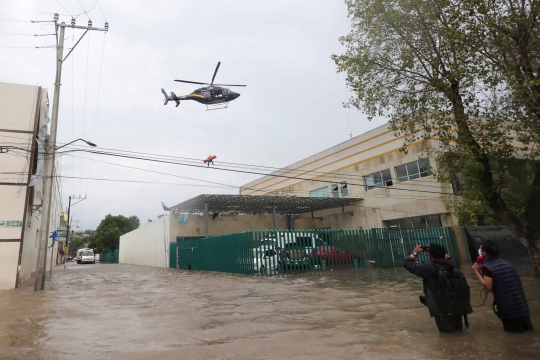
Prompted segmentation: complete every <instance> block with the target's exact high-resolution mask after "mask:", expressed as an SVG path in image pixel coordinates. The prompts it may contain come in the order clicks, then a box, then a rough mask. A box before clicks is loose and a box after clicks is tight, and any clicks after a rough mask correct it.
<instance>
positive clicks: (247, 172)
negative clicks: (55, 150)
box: [63, 149, 454, 195]
mask: <svg viewBox="0 0 540 360" xmlns="http://www.w3.org/2000/svg"><path fill="white" fill-rule="evenodd" d="M73 151H84V152H88V153H92V154H100V155H105V156H113V157H121V158H127V159H135V160H143V161H150V162H157V163H165V164H174V165H181V166H188V167H195V168H208V169H212V170H218V171H228V172H234V173H244V174H253V175H263V176H269V177H276V178H285V179H293V180H306V181H314V182H321V183H330V184H334V183H335V181H331V180H321V179H309V178H301V177H296V176H294V177H293V176H287V175H279V174H266V173H261V172H258V171H248V170H239V169H227V168H220V167H207V166H204V165H195V164H190V163H185V162H175V161H168V160H159V159H152V158H144V157H139V156H132V155H126V154H118V153H112V152H105V151H97V150H82V149H78V150H67V151H65V152H63V153H66V152H73ZM348 185H356V186H366V185H365V184H355V183H348ZM392 190H398V191H410V192H420V193H431V194H442V195H454V194H453V193H443V192H440V191H428V190H416V189H401V188H393V189H392Z"/></svg>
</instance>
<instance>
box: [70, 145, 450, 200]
mask: <svg viewBox="0 0 540 360" xmlns="http://www.w3.org/2000/svg"><path fill="white" fill-rule="evenodd" d="M73 148H74V149H77V150H79V149H84V148H83V147H81V146H77V145H73V147H68V148H67V149H73ZM99 149H100V150H111V151H112V152H120V153H126V154H138V155H149V156H151V158H152V159H156V158H157V159H173V160H176V159H183V160H187V161H191V162H196V163H200V162H201V159H194V158H187V157H181V156H171V155H162V154H152V153H145V152H139V151H129V150H119V149H110V148H103V147H100V148H99ZM220 164H222V165H224V166H228V165H235V166H240V167H241V168H243V169H246V168H247V169H251V170H253V169H256V170H259V169H263V170H270V171H274V175H275V173H277V172H279V171H285V172H291V173H302V174H318V175H321V176H329V177H338V178H340V180H342V179H343V178H352V179H354V180H357V179H359V178H360V177H362V178H363V176H365V175H356V174H340V173H332V172H321V171H314V170H303V169H287V168H276V167H269V166H261V165H252V164H241V163H231V162H220ZM203 167H204V166H203ZM265 175H267V176H272V174H266V173H265ZM362 180H363V179H362ZM392 180H394V179H392ZM430 182H433V181H430ZM434 183H437V184H440V183H439V182H438V181H434ZM403 185H405V186H407V185H410V184H405V183H403ZM415 185H418V184H415ZM422 187H432V188H437V189H438V188H440V186H431V185H429V184H422Z"/></svg>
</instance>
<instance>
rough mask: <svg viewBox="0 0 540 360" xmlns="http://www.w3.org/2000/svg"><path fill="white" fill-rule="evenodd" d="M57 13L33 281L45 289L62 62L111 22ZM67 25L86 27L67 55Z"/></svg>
mask: <svg viewBox="0 0 540 360" xmlns="http://www.w3.org/2000/svg"><path fill="white" fill-rule="evenodd" d="M58 18H59V16H58V14H54V25H55V29H56V35H57V36H56V44H57V46H56V78H55V82H54V98H53V108H52V117H51V134H50V136H49V138H48V139H46V140H45V149H44V150H45V151H44V152H45V174H46V175H45V176H44V177H43V197H42V199H43V200H42V201H43V206H42V213H41V227H40V240H39V250H38V261H37V269H36V270H37V276H36V282H35V284H34V291H42V290H43V289H44V288H45V273H46V268H47V242H48V240H49V231H50V226H49V225H50V223H51V204H52V195H53V183H54V170H55V169H54V167H55V154H56V149H55V147H56V133H57V130H58V108H59V104H60V85H61V80H62V65H63V63H64V61H65V60H66V59H67V58H68V56H69V55H70V54H71V53H72V52H73V50H74V49H75V47H76V46H77V45H78V44H79V42H80V41H81V40H82V38H83V37H84V35H86V33H87V32H88V31H90V30H96V31H105V32H106V31H108V30H109V24H108V23H107V22H106V23H105V27H104V28H96V27H92V21H91V20H88V26H87V27H85V26H78V25H75V19H73V18H72V19H71V25H66V24H65V23H64V22H61V23H60V24H58ZM66 27H68V28H72V29H84V30H86V31H85V32H84V34H82V36H81V37H80V38H79V40H78V41H77V43H75V45H74V46H73V48H72V49H71V50H70V51H69V53H68V54H67V55H66V57H65V58H62V57H63V55H64V34H65V30H66ZM58 28H60V34H59V35H58Z"/></svg>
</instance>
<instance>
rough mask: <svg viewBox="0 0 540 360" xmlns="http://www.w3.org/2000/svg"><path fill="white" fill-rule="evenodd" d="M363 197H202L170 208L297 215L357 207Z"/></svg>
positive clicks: (175, 210)
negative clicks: (273, 209)
mask: <svg viewBox="0 0 540 360" xmlns="http://www.w3.org/2000/svg"><path fill="white" fill-rule="evenodd" d="M361 200H362V198H317V197H286V196H250V195H199V196H197V197H194V198H192V199H189V200H186V201H184V202H182V203H180V204H178V205H175V206H172V207H171V208H170V209H171V211H173V212H175V213H204V212H205V204H206V206H207V207H208V212H211V213H231V212H232V213H242V214H272V213H273V211H272V207H274V208H275V213H276V214H278V215H295V214H302V213H309V212H312V211H317V210H326V209H334V208H340V207H343V206H351V205H355V204H356V203H357V202H359V201H361Z"/></svg>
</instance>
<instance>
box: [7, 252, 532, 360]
mask: <svg viewBox="0 0 540 360" xmlns="http://www.w3.org/2000/svg"><path fill="white" fill-rule="evenodd" d="M468 279H469V283H470V284H471V285H472V289H473V292H474V295H473V297H472V302H473V305H480V304H481V303H482V301H481V299H480V297H479V292H480V287H479V286H478V285H477V283H476V281H475V279H473V278H472V272H471V273H470V274H469V276H468ZM523 282H524V285H525V289H526V293H527V297H528V300H529V305H530V307H531V311H532V319H533V323H534V326H535V327H536V329H538V330H536V331H534V332H531V333H525V334H508V333H505V332H504V331H503V330H502V325H501V323H500V322H499V320H497V319H496V317H495V315H494V314H493V312H492V311H491V310H490V303H491V300H492V298H490V299H488V301H487V302H486V304H485V305H484V306H482V307H479V308H475V312H474V313H473V314H471V315H470V316H469V321H470V325H471V327H470V329H468V330H463V331H462V332H460V333H457V334H440V333H439V332H438V331H437V328H436V326H435V323H434V321H433V319H431V318H430V317H429V315H428V311H427V309H426V308H425V307H424V306H422V305H421V304H420V303H419V301H418V295H419V294H421V288H422V285H421V280H420V279H419V278H416V277H414V276H413V275H410V274H408V273H406V272H405V271H404V270H403V269H377V270H375V269H367V270H366V269H364V270H340V271H328V272H325V273H310V274H291V275H283V276H265V277H256V276H250V277H249V276H241V275H231V274H223V273H210V272H198V271H188V270H183V271H178V270H173V269H158V268H151V267H144V266H132V265H123V264H120V265H118V264H95V265H77V264H74V263H73V264H71V263H70V264H69V265H68V267H67V269H63V268H62V267H57V268H55V269H54V271H53V279H52V283H49V282H47V284H46V286H47V290H46V291H44V292H42V293H34V292H33V286H32V284H30V285H29V286H27V287H25V288H23V289H19V290H8V291H0V358H1V359H73V358H74V356H75V357H77V358H83V359H112V358H114V359H157V358H159V359H278V358H287V359H310V360H312V359H400V360H405V359H490V360H492V359H494V358H495V359H533V358H534V359H538V356H539V355H538V354H539V353H540V336H539V334H540V279H539V278H534V277H532V276H523Z"/></svg>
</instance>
